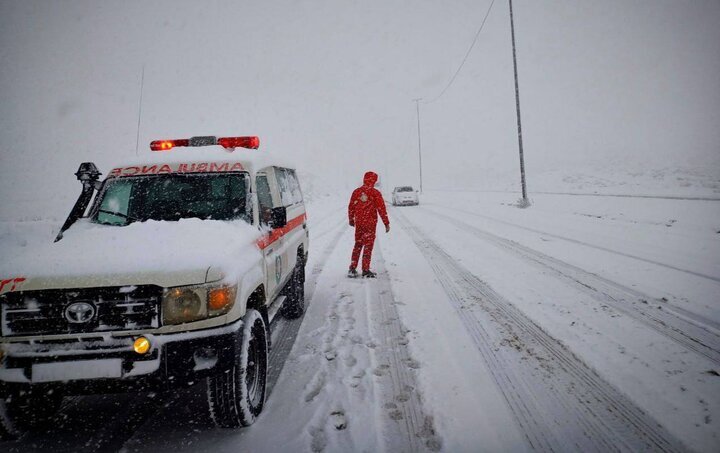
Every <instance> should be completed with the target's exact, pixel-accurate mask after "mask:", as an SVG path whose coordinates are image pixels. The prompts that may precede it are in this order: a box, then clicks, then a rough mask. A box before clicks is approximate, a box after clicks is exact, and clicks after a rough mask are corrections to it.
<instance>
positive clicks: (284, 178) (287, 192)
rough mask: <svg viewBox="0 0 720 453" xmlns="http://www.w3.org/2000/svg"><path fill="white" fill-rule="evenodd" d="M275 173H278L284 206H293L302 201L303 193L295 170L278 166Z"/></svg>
mask: <svg viewBox="0 0 720 453" xmlns="http://www.w3.org/2000/svg"><path fill="white" fill-rule="evenodd" d="M275 174H277V178H278V185H279V186H280V195H281V199H282V204H283V206H285V207H287V206H292V205H294V204H296V203H300V202H302V195H301V194H300V186H299V185H298V182H297V178H296V177H295V170H290V169H287V168H278V169H276V170H275Z"/></svg>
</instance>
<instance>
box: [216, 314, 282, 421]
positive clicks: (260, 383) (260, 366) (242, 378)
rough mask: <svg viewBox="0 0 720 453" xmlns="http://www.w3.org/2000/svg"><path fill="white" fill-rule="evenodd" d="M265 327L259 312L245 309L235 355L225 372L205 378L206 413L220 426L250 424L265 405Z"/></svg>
mask: <svg viewBox="0 0 720 453" xmlns="http://www.w3.org/2000/svg"><path fill="white" fill-rule="evenodd" d="M267 336H268V334H267V328H266V325H265V320H264V319H263V316H262V314H261V313H260V312H259V311H257V310H255V309H249V310H248V311H247V312H246V313H245V317H244V318H243V328H242V330H241V333H240V334H239V335H238V338H237V342H238V348H239V354H237V355H236V356H235V362H234V363H233V364H232V366H231V367H230V369H228V370H226V371H225V372H222V373H219V374H217V375H215V376H211V377H209V378H208V379H207V399H208V405H209V407H210V415H211V416H212V419H213V421H214V422H215V424H216V425H217V426H219V427H222V428H238V427H240V426H250V425H252V424H253V423H254V422H255V419H256V418H257V417H258V416H259V415H260V412H262V410H263V406H264V404H265V391H266V384H267V368H268V343H267Z"/></svg>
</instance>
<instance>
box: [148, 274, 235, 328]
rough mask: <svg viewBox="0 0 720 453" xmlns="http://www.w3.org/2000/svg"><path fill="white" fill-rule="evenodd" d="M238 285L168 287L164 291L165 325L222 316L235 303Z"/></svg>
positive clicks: (163, 309)
mask: <svg viewBox="0 0 720 453" xmlns="http://www.w3.org/2000/svg"><path fill="white" fill-rule="evenodd" d="M236 294H237V285H218V284H210V285H195V286H178V287H174V288H168V289H166V290H165V292H164V293H163V299H162V317H163V325H169V324H183V323H187V322H193V321H200V320H203V319H207V318H212V317H214V316H220V315H223V314H225V313H227V312H228V311H230V309H231V308H232V307H233V305H235V295H236Z"/></svg>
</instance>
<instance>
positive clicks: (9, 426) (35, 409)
mask: <svg viewBox="0 0 720 453" xmlns="http://www.w3.org/2000/svg"><path fill="white" fill-rule="evenodd" d="M60 404H62V396H60V395H59V394H49V395H48V394H44V395H42V396H38V395H33V394H24V395H20V394H16V393H11V394H9V395H7V396H5V397H3V398H1V399H0V440H13V439H17V438H19V437H20V436H22V435H23V434H24V433H25V432H27V431H33V430H35V429H45V428H46V427H47V422H48V421H49V420H50V419H51V418H52V417H53V416H54V415H55V414H56V413H57V411H58V409H59V408H60Z"/></svg>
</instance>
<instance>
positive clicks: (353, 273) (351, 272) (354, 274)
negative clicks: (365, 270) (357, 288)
mask: <svg viewBox="0 0 720 453" xmlns="http://www.w3.org/2000/svg"><path fill="white" fill-rule="evenodd" d="M357 276H358V271H357V270H356V269H353V268H352V267H351V268H350V270H349V271H348V277H350V278H357Z"/></svg>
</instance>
